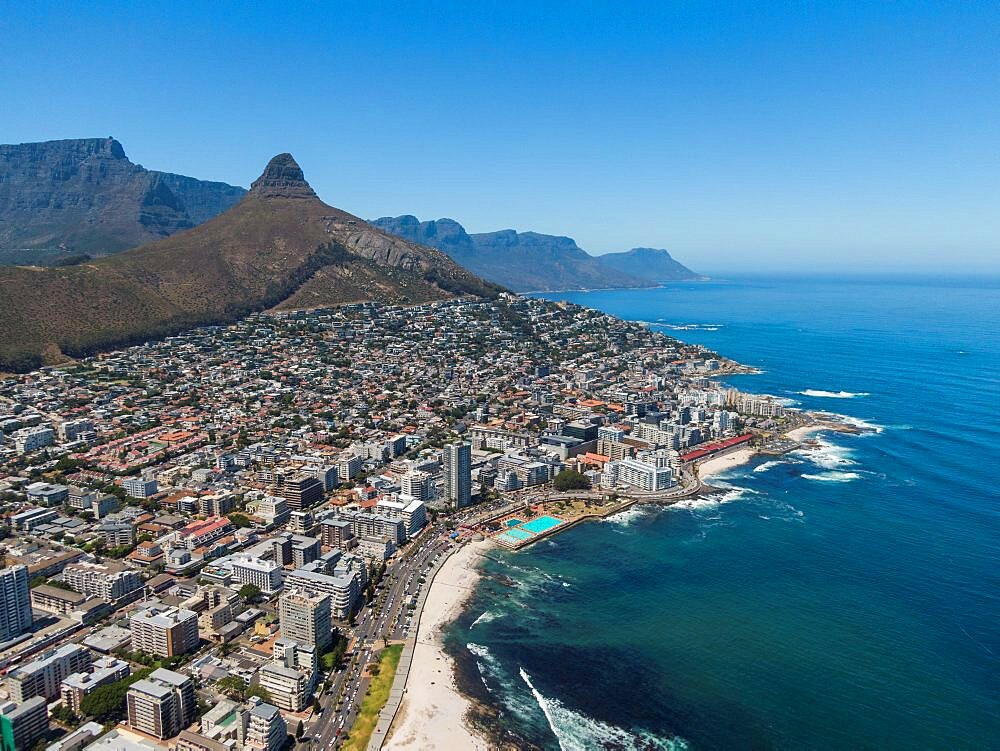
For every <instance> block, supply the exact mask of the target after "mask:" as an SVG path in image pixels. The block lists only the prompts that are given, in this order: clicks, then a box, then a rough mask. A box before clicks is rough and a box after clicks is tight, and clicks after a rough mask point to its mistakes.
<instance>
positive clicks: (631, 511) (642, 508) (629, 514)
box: [601, 504, 655, 527]
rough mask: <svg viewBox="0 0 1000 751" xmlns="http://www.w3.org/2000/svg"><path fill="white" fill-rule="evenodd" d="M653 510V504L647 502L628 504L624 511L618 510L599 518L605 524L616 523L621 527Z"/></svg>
mask: <svg viewBox="0 0 1000 751" xmlns="http://www.w3.org/2000/svg"><path fill="white" fill-rule="evenodd" d="M653 510H655V507H654V506H650V505H649V504H645V505H640V504H636V505H633V506H629V507H628V508H627V509H625V510H624V511H619V512H618V513H617V514H611V516H605V517H604V518H602V519H601V521H602V522H604V523H605V524H617V525H619V526H622V527H627V526H629V525H630V524H632V523H633V522H635V521H636V520H638V519H640V518H642V517H643V516H646V514H648V513H650V511H653Z"/></svg>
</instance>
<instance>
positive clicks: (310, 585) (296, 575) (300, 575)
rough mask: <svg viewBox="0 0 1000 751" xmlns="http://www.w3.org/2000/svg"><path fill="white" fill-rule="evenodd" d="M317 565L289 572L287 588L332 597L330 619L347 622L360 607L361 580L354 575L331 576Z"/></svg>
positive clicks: (286, 580)
mask: <svg viewBox="0 0 1000 751" xmlns="http://www.w3.org/2000/svg"><path fill="white" fill-rule="evenodd" d="M317 568H318V567H317V566H316V564H315V563H313V564H310V565H309V566H306V567H304V568H299V569H296V570H295V571H291V572H289V574H288V576H287V577H286V579H285V586H286V587H287V589H289V590H293V591H298V592H302V591H305V592H320V593H323V594H326V595H329V596H330V618H331V619H334V620H347V619H348V618H350V617H351V614H352V613H353V612H354V611H355V609H356V608H357V606H358V600H359V599H360V597H361V588H362V587H363V586H364V585H363V584H361V583H360V582H359V578H358V577H357V576H355V575H352V574H347V573H345V574H343V575H335V576H330V575H329V574H324V573H322V571H320V570H317Z"/></svg>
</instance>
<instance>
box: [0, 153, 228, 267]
mask: <svg viewBox="0 0 1000 751" xmlns="http://www.w3.org/2000/svg"><path fill="white" fill-rule="evenodd" d="M245 193H246V191H245V190H244V189H243V188H239V187H236V186H233V185H227V184H226V183H221V182H207V181H204V180H196V179H195V178H192V177H185V176H184V175H174V174H171V173H168V172H157V171H153V170H147V169H145V168H144V167H142V166H141V165H138V164H133V163H132V162H131V161H129V159H128V157H127V156H126V155H125V150H124V149H123V148H122V145H121V144H120V143H119V142H118V141H116V140H115V139H113V138H81V139H72V140H64V141H45V142H41V143H22V144H10V145H0V263H2V262H4V260H5V257H6V260H7V261H8V262H9V261H11V260H13V261H14V262H19V263H25V262H31V261H32V260H35V259H37V260H38V261H40V262H42V263H46V262H50V261H52V260H54V259H56V258H58V254H59V253H60V252H64V253H65V252H68V253H74V252H75V253H88V254H90V255H92V256H98V255H108V254H111V253H117V252H119V251H121V250H125V249H127V248H133V247H136V246H138V245H141V244H143V243H146V242H150V241H152V240H156V239H159V238H162V237H169V236H170V235H172V234H175V233H177V232H180V231H182V230H185V229H190V228H191V227H194V226H196V225H198V224H201V223H202V222H204V221H206V220H208V219H211V218H212V217H213V216H216V215H218V214H220V213H221V212H223V211H225V210H226V209H228V208H230V207H231V206H233V205H234V204H236V203H237V202H238V201H239V200H240V199H241V198H242V197H243V195H244V194H245Z"/></svg>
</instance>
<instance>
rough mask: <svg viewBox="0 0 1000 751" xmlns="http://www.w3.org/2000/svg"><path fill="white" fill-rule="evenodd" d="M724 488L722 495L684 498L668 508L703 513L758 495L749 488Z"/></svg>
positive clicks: (713, 494) (729, 486)
mask: <svg viewBox="0 0 1000 751" xmlns="http://www.w3.org/2000/svg"><path fill="white" fill-rule="evenodd" d="M716 484H720V483H716ZM725 488H726V490H725V492H724V493H712V494H711V495H704V496H696V497H694V498H685V499H684V500H682V501H677V503H674V504H671V505H670V508H672V509H684V510H685V511H704V510H706V509H714V508H718V507H719V506H721V505H722V504H724V503H732V502H733V501H738V500H739V499H740V498H745V497H746V496H748V495H759V492H758V491H756V490H751V489H750V488H737V487H733V486H732V485H727V486H725Z"/></svg>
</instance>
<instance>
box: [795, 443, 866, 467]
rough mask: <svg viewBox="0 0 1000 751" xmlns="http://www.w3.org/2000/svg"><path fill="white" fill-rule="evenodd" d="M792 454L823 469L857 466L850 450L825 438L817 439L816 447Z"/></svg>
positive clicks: (802, 449)
mask: <svg viewBox="0 0 1000 751" xmlns="http://www.w3.org/2000/svg"><path fill="white" fill-rule="evenodd" d="M792 453H794V454H796V455H797V456H802V457H805V458H806V459H808V460H809V461H810V462H812V463H813V464H815V465H816V466H817V467H820V468H821V469H839V468H842V467H852V466H854V465H855V464H857V462H855V461H854V460H853V459H851V454H852V452H851V450H850V449H849V448H847V447H845V446H838V445H837V444H835V443H831V442H830V441H828V440H826V439H824V438H817V439H816V443H815V445H813V446H809V447H808V448H801V449H798V450H797V451H794V452H792Z"/></svg>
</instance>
